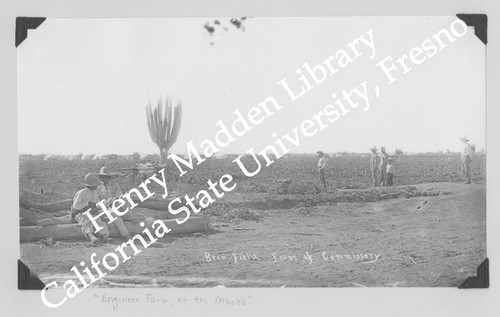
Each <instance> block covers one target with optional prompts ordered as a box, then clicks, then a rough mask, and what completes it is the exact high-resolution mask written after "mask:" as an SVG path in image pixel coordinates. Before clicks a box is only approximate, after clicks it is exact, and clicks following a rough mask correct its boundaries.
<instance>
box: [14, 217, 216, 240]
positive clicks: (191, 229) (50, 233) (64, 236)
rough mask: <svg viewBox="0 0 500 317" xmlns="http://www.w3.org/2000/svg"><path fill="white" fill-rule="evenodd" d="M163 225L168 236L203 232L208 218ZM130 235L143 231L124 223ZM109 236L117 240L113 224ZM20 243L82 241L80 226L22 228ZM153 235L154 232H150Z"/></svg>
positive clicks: (116, 231) (132, 224) (56, 225)
mask: <svg viewBox="0 0 500 317" xmlns="http://www.w3.org/2000/svg"><path fill="white" fill-rule="evenodd" d="M162 221H163V223H164V224H165V225H166V226H167V228H169V229H170V230H171V231H170V232H169V233H168V234H169V235H179V234H188V233H195V232H203V231H206V230H207V229H208V221H209V217H208V216H203V215H202V216H191V217H190V218H189V220H187V221H186V222H185V223H183V224H178V223H177V222H176V220H175V219H166V220H162ZM125 225H126V226H127V228H128V230H129V232H130V234H131V235H136V234H138V233H142V231H143V230H144V228H143V227H141V226H140V225H139V224H138V223H133V222H130V221H125ZM108 228H109V235H110V236H111V237H113V238H119V237H120V234H119V232H118V229H117V228H116V226H115V224H111V225H109V226H108ZM20 231H21V232H20V233H21V243H24V242H36V241H39V240H41V239H47V238H50V237H52V238H53V239H54V240H56V241H57V240H70V239H83V235H82V232H81V228H80V225H78V224H55V225H47V226H23V227H20ZM151 232H152V233H153V234H154V232H153V231H152V230H151Z"/></svg>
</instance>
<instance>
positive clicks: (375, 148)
mask: <svg viewBox="0 0 500 317" xmlns="http://www.w3.org/2000/svg"><path fill="white" fill-rule="evenodd" d="M370 151H375V152H377V151H378V150H377V147H376V146H374V147H372V148H371V149H370Z"/></svg>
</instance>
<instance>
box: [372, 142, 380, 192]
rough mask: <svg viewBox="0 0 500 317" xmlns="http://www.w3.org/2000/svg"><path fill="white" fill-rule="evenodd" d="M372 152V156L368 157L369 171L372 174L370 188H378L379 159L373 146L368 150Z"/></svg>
mask: <svg viewBox="0 0 500 317" xmlns="http://www.w3.org/2000/svg"><path fill="white" fill-rule="evenodd" d="M370 151H372V156H371V157H370V171H371V172H372V180H373V185H372V187H377V186H378V167H379V165H380V157H379V156H378V153H377V147H376V146H374V147H372V148H371V149H370Z"/></svg>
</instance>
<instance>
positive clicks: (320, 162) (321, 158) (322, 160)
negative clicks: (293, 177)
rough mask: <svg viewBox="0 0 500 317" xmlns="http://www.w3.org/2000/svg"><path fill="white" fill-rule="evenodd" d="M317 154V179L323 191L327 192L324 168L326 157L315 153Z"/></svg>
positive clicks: (320, 152) (320, 153)
mask: <svg viewBox="0 0 500 317" xmlns="http://www.w3.org/2000/svg"><path fill="white" fill-rule="evenodd" d="M316 153H318V157H319V159H318V173H319V179H320V181H321V183H322V184H323V188H324V189H325V191H327V188H326V179H325V166H326V155H325V153H323V152H322V151H318V152H316Z"/></svg>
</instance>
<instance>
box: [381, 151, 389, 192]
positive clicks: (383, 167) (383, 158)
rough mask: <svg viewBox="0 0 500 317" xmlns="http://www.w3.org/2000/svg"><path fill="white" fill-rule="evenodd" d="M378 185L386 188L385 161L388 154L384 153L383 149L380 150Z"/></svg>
mask: <svg viewBox="0 0 500 317" xmlns="http://www.w3.org/2000/svg"><path fill="white" fill-rule="evenodd" d="M380 152H381V153H380V184H381V185H382V186H387V177H386V176H387V160H388V159H389V154H387V153H386V152H385V147H384V146H382V147H381V148H380Z"/></svg>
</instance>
